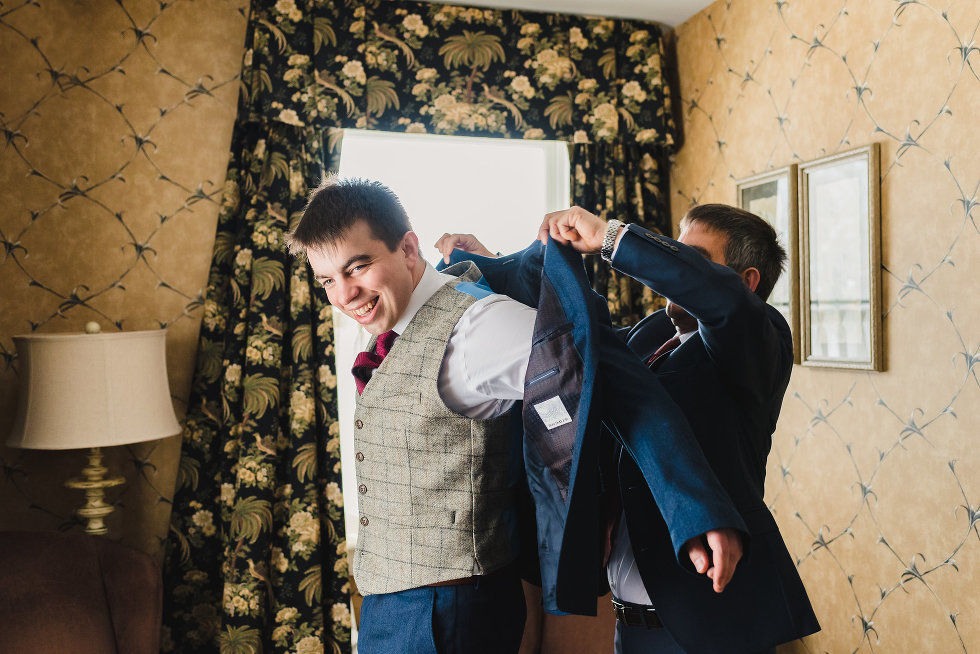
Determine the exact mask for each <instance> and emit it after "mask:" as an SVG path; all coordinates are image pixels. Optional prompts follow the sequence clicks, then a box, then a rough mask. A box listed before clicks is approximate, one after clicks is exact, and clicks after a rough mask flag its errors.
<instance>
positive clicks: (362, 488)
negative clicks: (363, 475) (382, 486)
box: [357, 484, 367, 495]
mask: <svg viewBox="0 0 980 654" xmlns="http://www.w3.org/2000/svg"><path fill="white" fill-rule="evenodd" d="M357 492H358V493H360V494H361V495H366V494H367V486H365V485H364V484H361V485H360V486H358V487H357Z"/></svg>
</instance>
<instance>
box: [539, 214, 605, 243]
mask: <svg viewBox="0 0 980 654" xmlns="http://www.w3.org/2000/svg"><path fill="white" fill-rule="evenodd" d="M548 234H551V238H553V239H554V240H555V241H557V242H558V243H561V244H562V245H571V246H572V247H573V248H575V250H576V251H578V252H581V253H582V254H595V253H596V252H598V251H599V250H600V249H602V239H603V237H604V236H605V235H606V221H605V220H603V219H602V218H599V217H598V216H596V215H594V214H591V213H589V212H588V211H586V210H585V209H583V208H581V207H572V208H570V209H563V210H562V211H555V212H554V213H549V214H547V215H546V216H545V217H544V221H543V222H542V223H541V227H540V229H538V240H539V241H541V242H542V243H547V242H548Z"/></svg>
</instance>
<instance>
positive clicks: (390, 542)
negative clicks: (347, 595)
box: [354, 263, 517, 595]
mask: <svg viewBox="0 0 980 654" xmlns="http://www.w3.org/2000/svg"><path fill="white" fill-rule="evenodd" d="M446 272H447V273H449V274H456V275H457V279H456V280H454V281H450V282H447V283H446V284H444V285H443V286H442V287H441V288H440V289H439V290H438V291H436V292H435V294H433V295H432V297H431V298H429V300H428V301H426V302H425V304H424V305H422V307H421V308H420V309H419V311H418V313H417V314H416V315H415V317H414V318H413V319H412V321H411V322H410V323H409V324H408V327H407V328H406V329H405V332H404V333H403V334H401V335H400V336H399V337H398V340H397V341H395V344H394V346H393V347H392V349H391V351H390V352H389V353H388V356H387V357H386V358H385V359H384V361H383V362H382V363H381V365H380V366H379V367H378V368H377V370H375V371H374V374H373V376H372V377H371V381H370V382H368V384H367V386H366V387H365V388H364V392H363V393H362V394H361V395H360V397H359V398H358V400H357V408H356V410H355V413H354V418H355V419H354V426H355V430H354V447H355V451H356V452H357V454H356V456H355V460H356V462H355V475H356V477H357V489H358V498H357V499H358V514H359V516H358V518H359V522H360V527H359V529H358V536H357V548H356V550H355V552H354V579H355V581H356V582H357V587H358V590H359V591H360V592H361V593H363V594H364V595H371V594H375V593H394V592H398V591H401V590H406V589H409V588H416V587H418V586H424V585H427V584H431V583H435V582H439V581H447V580H451V579H459V578H462V577H468V576H470V575H473V574H486V573H489V572H492V571H494V570H496V569H498V568H501V567H503V566H504V565H506V564H507V563H509V562H510V561H511V560H513V559H514V558H515V556H516V553H517V551H516V547H517V539H516V537H515V532H514V516H513V511H512V508H511V507H512V504H513V501H512V495H511V490H510V488H509V487H508V483H509V481H508V465H509V462H510V458H511V453H510V447H511V437H510V430H509V422H510V421H509V420H508V419H507V418H506V417H501V418H496V419H493V420H473V419H470V418H467V417H465V416H462V415H460V414H458V413H455V412H454V411H452V410H451V409H449V408H448V407H447V406H446V405H445V403H444V402H443V400H442V397H441V396H440V394H439V388H438V384H439V371H440V368H441V366H442V359H443V355H444V354H445V351H446V346H447V344H448V342H449V336H450V334H451V333H452V330H453V328H454V327H455V326H456V323H457V322H458V321H459V319H460V317H461V316H462V315H463V312H464V311H466V309H467V308H468V307H469V306H470V305H472V304H473V303H474V302H475V301H476V299H477V298H476V296H475V295H472V294H469V293H467V292H465V291H464V290H457V286H459V287H460V289H465V288H466V287H467V285H469V286H471V287H472V284H471V282H474V281H476V280H478V279H479V278H480V272H479V270H478V269H477V268H476V266H474V265H473V264H469V263H467V264H462V265H460V266H452V267H451V268H449V269H447V270H446ZM466 283H470V284H466ZM372 346H373V343H372Z"/></svg>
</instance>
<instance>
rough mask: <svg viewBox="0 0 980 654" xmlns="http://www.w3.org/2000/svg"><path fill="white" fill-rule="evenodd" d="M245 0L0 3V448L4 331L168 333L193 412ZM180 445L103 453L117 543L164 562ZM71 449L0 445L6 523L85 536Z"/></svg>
mask: <svg viewBox="0 0 980 654" xmlns="http://www.w3.org/2000/svg"><path fill="white" fill-rule="evenodd" d="M247 6H248V2H247V0H197V1H195V2H189V1H186V0H185V1H180V0H178V1H176V2H166V3H160V2H151V1H149V0H118V1H116V2H114V1H110V0H95V1H89V0H85V1H82V0H76V1H71V0H64V1H62V0H58V1H51V2H34V1H31V0H25V1H16V2H3V3H2V4H0V60H2V61H3V62H4V63H3V66H0V88H2V89H4V92H3V93H2V94H0V129H2V134H3V141H2V142H0V185H2V189H3V198H4V202H3V204H2V205H0V244H2V245H3V251H2V252H0V279H2V280H3V283H2V284H0V307H2V309H0V442H2V441H4V440H6V435H7V433H8V431H9V429H10V426H11V423H12V421H13V413H14V410H15V408H16V399H17V361H16V357H15V348H14V345H13V340H12V338H11V337H12V336H13V335H15V334H23V333H30V332H32V331H37V332H43V333H52V332H80V331H81V330H82V327H83V325H84V324H85V323H86V322H88V321H90V320H95V321H98V322H99V323H101V325H102V329H103V331H116V330H127V331H129V330H140V329H158V328H162V327H166V328H167V329H168V334H167V350H168V353H167V354H168V367H169V376H170V382H171V391H172V394H173V397H174V400H175V408H176V409H177V413H178V416H182V415H183V413H184V410H185V408H186V407H185V404H184V403H185V402H186V398H187V394H188V390H189V387H190V377H191V373H192V371H193V364H194V355H195V351H196V347H197V331H198V327H199V325H200V320H201V315H202V311H201V304H202V298H201V289H202V288H203V286H204V284H205V282H206V279H207V271H208V265H209V261H210V256H211V248H212V244H213V240H214V228H215V223H216V220H217V212H218V202H219V201H220V193H221V190H222V186H223V182H224V174H225V169H226V167H227V152H228V144H229V143H230V140H231V128H232V124H233V121H234V118H235V111H236V101H237V93H238V79H237V78H238V73H239V70H240V67H241V56H242V44H243V42H244V33H245V11H246V8H247ZM178 448H179V439H177V438H170V439H166V440H163V441H157V442H153V443H147V444H140V445H136V446H131V447H117V448H111V449H109V450H108V451H107V453H106V461H107V463H108V465H109V466H110V469H111V471H112V472H113V473H114V474H124V475H125V476H126V478H127V483H126V485H125V486H123V487H122V488H121V489H110V490H109V491H107V498H108V499H109V500H111V501H113V502H115V503H117V505H118V507H119V510H117V511H116V512H115V513H114V514H113V515H112V516H110V518H109V526H110V537H111V538H114V539H119V538H121V539H122V540H123V541H124V542H127V543H128V544H130V545H133V546H135V547H138V548H140V549H143V550H144V551H147V552H150V553H152V554H154V555H160V554H162V552H161V542H162V539H163V538H164V537H165V536H166V531H167V524H168V519H169V498H170V497H171V495H172V493H173V485H174V479H175V476H176V466H177V453H178ZM84 463H85V460H84V457H83V456H82V455H81V453H80V452H78V451H69V452H52V451H30V450H16V449H9V448H5V447H2V446H0V529H4V530H7V529H29V530H48V529H78V526H77V525H75V524H73V523H72V519H71V510H72V508H74V507H75V506H78V505H79V504H81V503H82V499H83V498H82V493H81V492H80V491H69V490H68V489H65V488H63V487H62V483H63V482H64V480H65V479H67V478H68V477H70V476H74V475H77V474H78V473H79V471H80V469H81V467H82V466H83V465H84Z"/></svg>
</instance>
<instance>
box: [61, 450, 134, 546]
mask: <svg viewBox="0 0 980 654" xmlns="http://www.w3.org/2000/svg"><path fill="white" fill-rule="evenodd" d="M107 472H109V469H108V468H106V467H105V466H103V465H102V448H101V447H93V448H90V450H89V453H88V466H87V467H85V468H82V476H81V477H72V478H71V479H69V480H68V481H66V482H65V486H67V487H68V488H79V489H81V490H84V491H85V499H86V503H85V505H84V506H82V507H80V508H78V509H75V515H77V516H78V517H80V518H85V519H86V520H87V521H88V524H87V525H86V527H85V533H86V534H96V535H101V534H107V533H109V528H108V527H106V524H105V517H106V516H107V515H109V514H110V513H112V512H113V511H114V510H115V507H114V506H112V505H111V504H106V503H105V489H106V488H112V487H114V486H121V485H123V484H124V483H126V479H125V478H124V477H110V478H109V479H106V478H105V473H107Z"/></svg>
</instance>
